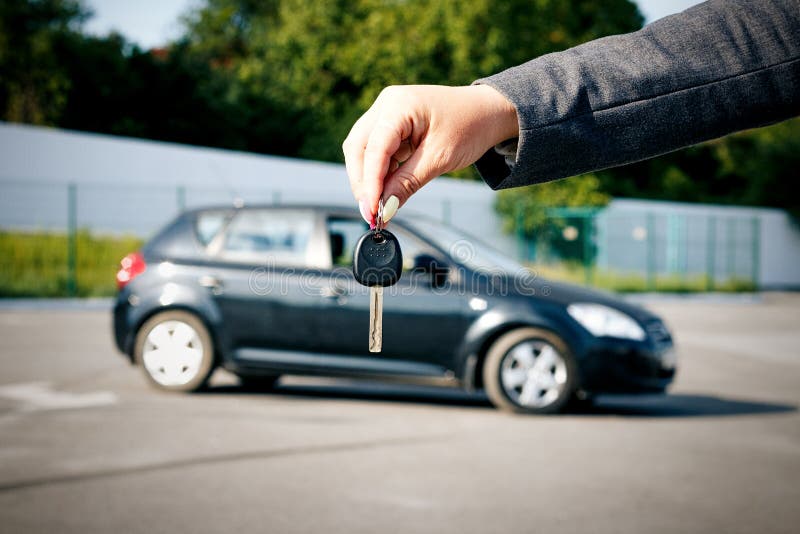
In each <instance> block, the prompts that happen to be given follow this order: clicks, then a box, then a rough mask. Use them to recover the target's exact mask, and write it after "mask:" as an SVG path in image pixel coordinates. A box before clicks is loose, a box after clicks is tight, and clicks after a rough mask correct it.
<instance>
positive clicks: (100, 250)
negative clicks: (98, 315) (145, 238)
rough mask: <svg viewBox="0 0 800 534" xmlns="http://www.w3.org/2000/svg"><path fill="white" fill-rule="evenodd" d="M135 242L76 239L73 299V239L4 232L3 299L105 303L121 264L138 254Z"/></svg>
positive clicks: (0, 243)
mask: <svg viewBox="0 0 800 534" xmlns="http://www.w3.org/2000/svg"><path fill="white" fill-rule="evenodd" d="M141 246H142V240H141V239H139V238H138V237H134V236H98V235H92V234H91V233H90V232H89V231H88V230H81V231H79V232H78V233H77V235H76V236H75V250H76V257H75V260H76V261H75V291H74V294H72V295H70V284H69V268H68V261H67V260H68V247H69V239H68V236H67V235H66V234H64V233H56V232H7V231H0V297H67V296H78V297H101V296H110V295H113V294H114V292H115V291H116V282H115V274H116V271H117V269H118V268H119V261H120V260H121V259H122V258H123V257H124V256H125V255H126V254H128V253H130V252H134V251H136V250H138V249H139V248H140V247H141Z"/></svg>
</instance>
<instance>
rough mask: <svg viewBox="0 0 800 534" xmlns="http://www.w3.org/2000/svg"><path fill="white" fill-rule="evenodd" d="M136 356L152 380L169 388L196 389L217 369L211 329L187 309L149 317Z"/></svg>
mask: <svg viewBox="0 0 800 534" xmlns="http://www.w3.org/2000/svg"><path fill="white" fill-rule="evenodd" d="M134 356H135V358H136V362H137V363H138V364H139V365H141V366H142V369H143V370H144V374H145V376H146V377H147V379H148V380H149V381H150V383H151V384H153V385H154V386H156V387H157V388H159V389H164V390H167V391H196V390H198V389H200V388H202V387H203V386H204V385H205V384H206V381H207V380H208V377H209V376H210V375H211V372H212V371H213V370H214V346H213V344H212V343H211V336H210V334H209V333H208V329H207V328H206V327H205V325H204V324H203V322H202V321H200V319H198V318H197V316H195V315H193V314H191V313H188V312H184V311H178V310H170V311H165V312H162V313H158V314H156V315H154V316H153V317H151V318H150V319H148V320H147V321H145V323H144V324H143V325H142V327H141V328H140V329H139V332H138V334H137V335H136V345H135V346H134Z"/></svg>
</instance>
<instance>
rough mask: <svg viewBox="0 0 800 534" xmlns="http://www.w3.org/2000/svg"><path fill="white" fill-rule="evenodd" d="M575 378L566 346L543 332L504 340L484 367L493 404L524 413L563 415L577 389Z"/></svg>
mask: <svg viewBox="0 0 800 534" xmlns="http://www.w3.org/2000/svg"><path fill="white" fill-rule="evenodd" d="M575 375H576V371H575V363H574V360H573V359H572V355H571V353H570V352H569V349H568V347H567V345H566V343H564V341H563V340H562V339H561V338H560V337H558V336H557V335H555V334H553V333H552V332H549V331H547V330H542V329H539V328H519V329H517V330H512V331H511V332H508V333H506V334H504V335H502V336H500V338H498V339H497V341H495V342H494V343H493V344H492V346H491V347H490V348H489V351H488V353H487V355H486V361H485V363H484V366H483V384H484V387H485V389H486V394H487V395H488V396H489V400H490V401H491V402H492V404H494V405H495V406H496V407H498V408H500V409H502V410H507V411H513V412H520V413H533V414H549V413H557V412H560V411H561V410H562V409H564V407H565V406H566V404H567V402H568V401H569V400H570V398H572V395H573V393H574V391H575V389H576V380H575Z"/></svg>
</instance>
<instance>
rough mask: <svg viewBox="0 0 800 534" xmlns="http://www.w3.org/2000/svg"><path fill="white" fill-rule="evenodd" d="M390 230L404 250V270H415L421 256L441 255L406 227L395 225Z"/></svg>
mask: <svg viewBox="0 0 800 534" xmlns="http://www.w3.org/2000/svg"><path fill="white" fill-rule="evenodd" d="M390 230H391V232H392V233H393V234H394V235H395V237H396V238H397V241H398V242H399V243H400V250H402V251H403V272H409V271H411V270H413V269H414V267H415V265H416V260H417V258H418V257H419V256H422V255H428V256H433V257H436V258H438V257H440V256H441V254H439V253H438V252H436V251H435V249H434V248H433V247H431V246H430V245H428V244H427V243H425V242H424V241H422V240H421V239H420V238H418V237H417V236H415V235H414V234H412V233H411V232H409V231H407V230H405V229H404V228H400V227H398V226H396V225H395V227H394V228H390Z"/></svg>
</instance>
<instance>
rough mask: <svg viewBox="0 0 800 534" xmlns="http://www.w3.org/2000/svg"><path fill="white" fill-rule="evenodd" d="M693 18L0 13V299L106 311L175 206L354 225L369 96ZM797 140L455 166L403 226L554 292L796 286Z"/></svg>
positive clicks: (264, 11) (579, 4)
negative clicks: (515, 182)
mask: <svg viewBox="0 0 800 534" xmlns="http://www.w3.org/2000/svg"><path fill="white" fill-rule="evenodd" d="M694 3H697V2H692V1H683V2H681V1H671V2H664V1H657V0H649V1H648V0H641V1H639V2H632V1H629V0H609V1H608V2H603V3H602V4H601V3H597V2H591V1H579V0H570V1H568V0H548V1H543V2H535V3H531V2H525V1H519V2H516V1H509V2H502V3H499V4H498V3H496V2H489V1H471V2H464V1H460V0H452V1H450V0H445V1H440V2H427V1H404V2H384V1H358V2H334V1H326V2H311V3H309V2H302V1H299V0H280V1H278V0H275V1H245V0H208V1H199V0H198V1H193V0H166V1H145V2H135V3H132V2H124V1H113V0H107V1H100V0H94V1H88V0H87V1H83V2H79V1H72V0H5V1H4V2H2V5H1V7H0V118H2V120H3V122H0V297H56V296H82V297H85V296H109V295H111V294H112V293H113V291H114V284H113V273H114V270H115V268H116V267H117V264H118V262H119V260H120V259H121V258H122V257H123V256H124V255H125V254H126V253H128V252H130V251H131V250H135V249H136V248H137V247H138V246H140V245H141V243H142V240H143V239H145V238H147V237H148V236H150V235H151V234H152V233H153V232H154V231H155V230H156V229H158V228H159V227H161V226H162V225H163V224H164V223H165V222H167V221H168V220H170V219H171V218H173V217H174V216H175V214H176V213H177V212H179V211H180V210H182V209H184V208H187V207H195V206H200V205H209V204H230V203H232V202H234V201H235V200H236V199H239V200H241V201H243V202H245V203H246V204H256V203H260V204H281V203H290V202H310V203H314V202H326V203H331V202H332V203H339V204H343V205H348V206H349V205H352V204H353V202H352V200H351V198H350V193H349V188H348V186H347V180H346V176H345V173H344V167H343V165H342V153H341V149H340V146H341V142H342V140H343V139H344V137H345V135H346V134H347V132H348V131H349V128H350V126H351V125H352V124H353V122H354V121H355V119H356V118H357V117H358V116H359V115H360V114H361V113H363V111H364V110H365V109H366V108H367V107H368V106H369V104H370V103H371V102H372V101H373V99H374V98H375V96H376V95H377V94H378V92H379V91H380V90H381V89H382V88H383V87H384V86H386V85H390V84H407V83H436V84H468V83H470V82H471V81H472V80H474V79H476V78H479V77H481V76H485V75H488V74H491V73H494V72H497V71H499V70H502V69H504V68H507V67H510V66H513V65H516V64H519V63H521V62H524V61H526V60H527V59H530V58H532V57H534V56H538V55H541V54H544V53H548V52H553V51H558V50H563V49H565V48H568V47H571V46H574V45H576V44H579V43H581V42H584V41H588V40H591V39H594V38H597V37H600V36H603V35H609V34H615V33H621V32H630V31H634V30H637V29H639V28H641V27H642V26H643V24H645V23H646V22H648V21H650V20H654V19H656V18H659V17H661V16H664V15H667V14H669V13H671V12H675V11H679V10H681V9H684V8H686V7H689V6H690V5H692V4H694ZM798 134H800V120H797V119H795V120H791V121H788V122H784V123H782V124H778V125H775V126H772V127H769V128H765V129H761V130H757V131H750V132H744V133H740V134H737V135H734V136H730V137H727V138H724V139H720V140H717V141H713V142H710V143H707V144H704V145H701V146H697V147H693V148H690V149H687V150H683V151H680V152H676V153H673V154H669V155H666V156H663V157H660V158H656V159H654V160H651V161H646V162H642V163H638V164H634V165H629V166H627V167H622V168H617V169H611V170H607V171H602V172H598V173H593V174H589V175H584V176H581V177H578V178H575V179H570V180H564V181H559V182H556V183H551V184H546V185H544V186H536V187H529V188H523V189H516V190H511V191H504V192H501V193H499V194H498V193H495V192H493V191H491V190H489V189H488V188H487V187H486V186H485V185H484V184H483V183H482V182H481V181H480V180H479V178H478V176H477V174H476V172H475V171H474V169H472V168H469V169H465V170H463V171H461V172H458V173H456V176H453V177H451V178H452V179H442V180H438V181H437V182H435V183H434V185H433V186H432V187H429V188H427V189H426V190H424V191H423V192H422V193H420V194H419V195H417V196H416V197H415V198H414V199H413V200H412V202H410V203H409V205H408V208H406V210H408V211H410V210H416V211H420V212H425V213H428V214H429V215H432V216H434V217H437V218H439V219H441V220H442V221H443V222H447V223H450V224H453V225H455V226H459V227H461V228H463V229H465V230H467V231H468V232H471V233H473V234H474V235H476V236H477V237H480V238H483V239H484V240H485V241H490V242H492V243H494V244H495V245H496V246H497V247H498V248H500V249H502V250H504V251H505V252H507V253H509V254H511V255H513V256H515V257H517V258H518V259H520V260H522V261H524V262H527V263H528V264H530V265H532V266H535V267H536V268H537V269H538V270H540V271H541V272H542V274H544V275H546V276H549V277H551V278H557V279H566V280H569V281H575V282H580V283H585V284H591V285H596V286H599V287H603V288H608V289H615V290H620V291H626V292H641V291H662V292H663V291H668V292H695V291H732V292H738V291H753V290H756V289H782V288H796V287H800V269H799V268H798V267H797V266H798V265H800V230H798V226H797V224H796V222H795V220H796V219H795V217H796V216H797V215H798V214H800V204H798V201H797V197H796V196H795V195H792V194H791V191H792V190H793V186H794V182H795V181H796V180H797V169H798V168H799V167H800V165H798V164H799V163H800V161H798V160H800V135H798ZM565 157H568V155H565Z"/></svg>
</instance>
